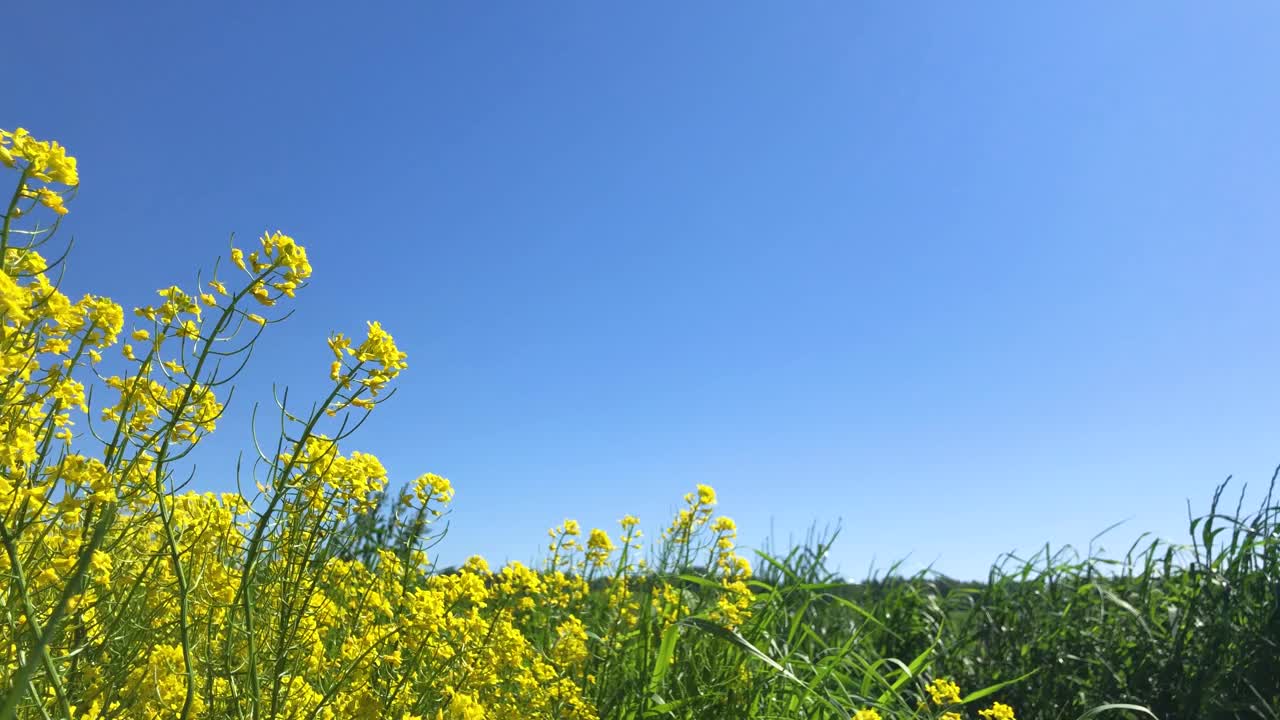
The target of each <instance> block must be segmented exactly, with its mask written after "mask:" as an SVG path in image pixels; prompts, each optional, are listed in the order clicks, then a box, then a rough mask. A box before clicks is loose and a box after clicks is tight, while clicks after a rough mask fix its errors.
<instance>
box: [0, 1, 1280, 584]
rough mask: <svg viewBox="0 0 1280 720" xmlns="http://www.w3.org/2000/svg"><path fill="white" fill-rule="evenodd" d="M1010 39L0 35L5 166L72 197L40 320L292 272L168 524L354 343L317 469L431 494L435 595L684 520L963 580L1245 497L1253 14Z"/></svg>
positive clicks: (1266, 318)
mask: <svg viewBox="0 0 1280 720" xmlns="http://www.w3.org/2000/svg"><path fill="white" fill-rule="evenodd" d="M1032 5H1035V7H1032ZM1042 5H1045V4H1040V3H1035V4H1031V3H1003V4H998V3H984V4H976V5H975V4H959V3H935V4H932V5H926V4H907V3H881V4H869V3H855V2H844V3H834V2H821V3H819V2H807V3H763V2H747V3H724V2H710V3H631V4H623V3H589V2H581V3H484V4H478V3H450V4H446V3H399V4H394V5H391V4H387V5H383V4H377V3H369V4H364V5H361V6H360V7H359V9H358V10H357V9H355V8H354V7H352V6H350V5H346V4H343V5H339V4H334V3H305V4H303V3H236V2H227V3H216V4H210V3H204V4H199V3H174V4H167V5H166V4H150V5H148V6H147V7H146V8H145V10H144V9H143V8H142V6H140V5H139V6H133V7H130V6H129V5H128V4H118V3H117V4H92V3H88V4H83V5H81V6H80V7H77V8H76V9H75V10H74V11H73V10H71V9H70V8H62V9H59V10H50V9H48V8H46V7H43V6H41V5H40V4H38V3H36V4H33V3H25V4H21V5H18V6H15V7H13V8H11V9H10V10H9V11H8V15H7V21H6V24H7V26H8V27H9V28H10V32H9V33H7V34H8V39H7V40H6V45H7V49H8V53H7V56H8V57H9V58H10V62H9V63H8V65H7V67H8V69H9V71H8V72H7V73H6V92H5V96H6V98H7V101H6V102H5V103H4V105H3V110H2V112H0V126H3V127H10V128H11V127H13V126H17V125H22V126H25V127H27V128H29V129H31V130H32V131H33V132H34V133H35V134H37V135H38V136H44V137H52V138H57V139H59V140H61V141H62V142H64V143H65V144H66V145H68V146H69V147H70V148H71V149H72V150H73V152H74V153H75V154H76V155H78V157H79V158H80V163H81V175H82V185H83V187H82V191H81V193H80V197H79V198H78V199H77V200H76V202H75V204H74V208H73V213H72V215H71V216H70V218H69V220H68V222H67V224H66V226H65V227H66V229H67V230H68V232H69V233H70V234H72V235H74V236H75V237H76V240H77V248H76V255H75V256H74V259H73V265H72V268H71V270H70V272H69V274H68V277H67V280H66V283H67V286H68V288H69V289H70V290H71V291H72V292H84V291H89V290H92V291H95V292H101V293H105V294H110V295H112V296H113V297H115V298H116V299H118V300H119V301H121V302H123V303H125V304H128V305H136V304H140V303H143V302H149V300H148V293H149V292H150V288H154V287H159V286H164V285H168V284H171V283H173V282H179V281H189V280H190V279H191V278H193V277H194V273H195V271H196V269H197V268H200V267H204V268H208V267H209V266H210V264H211V262H212V260H213V258H214V257H215V256H216V255H218V254H219V253H224V252H225V249H226V246H227V245H226V242H227V237H228V235H229V234H230V233H232V232H235V233H237V234H238V235H239V236H240V237H242V238H244V239H245V240H252V239H253V238H255V237H256V236H257V235H258V234H259V233H260V232H261V231H262V230H264V229H266V228H280V229H283V230H285V231H286V232H289V233H290V234H292V235H294V236H295V237H297V238H298V239H299V240H300V241H301V242H303V243H305V244H306V245H307V246H308V248H309V251H310V253H311V258H312V262H313V265H314V266H315V268H316V276H315V279H314V282H313V283H312V286H311V287H310V288H309V289H308V290H307V292H306V293H305V295H304V296H303V297H302V299H301V301H300V302H299V304H298V310H297V314H296V315H295V316H294V318H293V319H292V320H291V321H290V322H289V323H288V324H287V325H285V326H283V327H279V328H277V329H276V330H277V332H275V333H274V334H272V335H270V336H268V337H267V338H266V339H265V340H264V342H263V345H262V346H261V347H260V349H259V352H258V354H257V356H256V358H255V362H254V365H253V366H252V367H251V370H250V371H249V372H248V374H246V375H245V377H244V381H243V383H242V387H241V393H240V394H239V395H238V396H237V397H236V399H235V404H234V405H233V407H232V410H231V412H230V414H229V415H228V419H227V422H226V423H224V426H223V427H222V429H221V430H220V431H219V435H218V437H217V438H216V439H215V440H214V441H212V442H210V444H209V445H208V446H207V447H206V448H204V450H203V452H202V453H201V454H200V455H199V456H198V462H199V475H198V480H197V481H196V486H197V487H198V488H199V489H213V490H222V489H227V488H229V487H230V486H231V478H232V472H233V469H234V453H235V452H236V451H237V450H238V449H240V448H246V449H247V448H248V447H249V430H248V423H247V418H248V414H249V409H250V407H251V404H250V401H251V400H262V401H265V402H269V393H270V388H271V382H272V381H273V380H276V381H284V382H287V383H289V384H290V385H291V387H292V388H293V392H294V395H295V396H314V395H316V394H317V393H319V392H320V389H321V388H322V386H323V383H324V380H325V376H326V373H327V365H328V359H327V350H326V348H325V346H324V337H325V335H326V334H327V333H328V332H329V331H330V330H335V329H338V330H346V331H357V330H359V329H360V328H361V327H363V324H364V322H365V321H366V320H369V319H380V320H382V321H383V323H384V324H385V325H386V326H387V327H388V328H389V329H391V330H392V331H393V332H394V333H395V334H396V337H397V339H398V340H399V342H400V344H401V347H402V348H403V349H405V350H406V351H407V352H408V353H409V360H410V365H411V368H410V370H409V372H408V373H407V374H406V375H405V376H404V381H403V383H402V387H401V390H400V392H399V394H398V395H397V397H396V398H395V399H394V400H393V402H392V403H390V404H389V405H387V406H385V407H383V408H381V409H380V410H379V411H378V412H377V413H375V415H374V417H373V418H372V419H371V421H370V422H369V424H368V425H367V426H366V427H365V429H364V431H363V432H362V435H361V436H358V438H357V440H358V442H356V443H355V445H354V447H356V448H358V449H362V450H366V451H369V452H373V453H376V454H377V455H379V456H380V457H381V458H382V459H383V460H384V462H385V463H386V464H387V466H388V467H389V468H390V469H391V470H392V472H393V473H394V475H395V476H396V478H397V480H399V481H406V480H411V479H412V478H413V477H414V476H416V475H417V474H418V473H420V472H423V471H428V470H431V471H435V472H438V473H441V474H444V475H447V476H448V477H450V478H452V480H453V481H454V483H455V486H456V487H457V489H458V502H457V506H456V511H455V513H454V515H453V516H452V521H453V526H452V529H451V537H450V538H449V539H448V540H447V541H446V544H445V546H444V548H443V552H444V556H446V557H449V558H456V557H462V556H464V555H466V554H469V553H471V552H482V553H484V554H486V555H488V556H489V557H490V558H491V559H492V560H501V559H504V558H511V559H520V560H528V559H531V558H532V557H534V556H536V554H537V553H538V550H539V548H540V547H541V545H542V543H543V539H544V537H545V535H544V533H545V529H546V528H547V527H549V526H550V525H552V524H554V523H556V522H558V521H559V520H561V519H563V518H564V517H566V516H573V517H577V518H579V519H580V520H582V521H583V522H584V523H585V524H588V525H603V524H608V523H613V522H614V521H616V520H617V519H618V518H620V517H621V516H622V515H623V514H624V513H634V514H637V515H639V516H641V518H642V519H643V520H644V521H645V523H646V526H647V527H649V528H651V530H653V531H656V529H657V527H658V525H659V524H660V523H662V522H663V521H664V520H665V519H666V518H667V517H668V516H669V513H670V511H671V510H672V509H673V508H674V507H675V506H676V504H677V503H678V502H679V498H680V496H681V495H682V494H683V493H684V492H685V491H687V490H688V489H690V488H692V486H693V485H694V484H695V483H699V482H706V483H710V484H712V485H714V486H715V487H716V488H717V489H718V490H719V492H720V496H721V500H722V507H723V509H724V511H725V512H726V513H727V514H730V515H732V516H734V517H735V518H736V519H737V520H738V521H739V526H740V528H741V530H742V539H743V540H744V541H745V542H746V543H748V544H753V545H758V544H759V542H760V541H761V540H762V539H763V538H764V537H765V536H766V535H767V534H768V533H769V532H770V528H771V527H772V528H774V532H775V534H776V536H777V538H778V540H780V541H785V540H786V538H787V536H788V535H789V534H796V535H799V534H802V533H803V531H804V530H805V529H806V528H807V527H808V526H809V524H810V523H812V522H814V521H817V522H819V523H826V522H833V521H835V520H837V519H841V518H842V519H843V523H844V527H845V530H844V534H843V536H842V539H841V541H840V543H839V544H838V545H837V547H836V550H835V557H836V560H837V561H838V562H839V564H840V565H841V566H842V567H843V568H844V569H845V570H846V571H847V572H848V573H850V574H853V575H860V574H862V573H864V572H865V570H866V568H867V566H868V565H869V564H870V563H871V562H872V559H873V558H875V559H876V561H877V562H878V563H879V564H880V565H882V566H883V565H885V564H887V563H889V562H891V561H893V560H896V559H899V558H901V557H903V556H907V555H909V556H910V561H909V563H908V565H909V566H912V567H919V566H921V565H924V564H928V563H931V562H933V563H936V566H937V567H938V568H940V569H942V570H944V571H948V572H950V573H952V574H956V575H962V576H976V575H981V574H983V573H984V572H985V568H986V567H987V566H988V565H989V563H990V562H991V561H992V560H993V559H994V558H995V556H996V555H997V554H998V553H1000V552H1003V551H1006V550H1013V549H1020V550H1022V551H1032V550H1034V549H1035V548H1036V547H1038V546H1040V545H1042V544H1043V543H1044V542H1045V541H1051V542H1053V543H1055V544H1059V543H1075V544H1087V543H1088V541H1089V538H1090V537H1091V536H1092V535H1093V534H1094V533H1095V532H1096V531H1098V530H1101V529H1103V528H1105V527H1106V526H1108V525H1110V524H1111V523H1113V522H1115V521H1118V520H1125V519H1128V521H1129V522H1128V525H1127V526H1126V529H1122V530H1121V531H1120V532H1119V533H1117V534H1116V535H1115V540H1114V541H1113V542H1112V543H1109V545H1111V546H1113V547H1116V548H1117V549H1119V546H1121V545H1124V544H1125V543H1124V542H1123V540H1125V539H1127V538H1129V537H1132V536H1133V535H1135V534H1136V533H1137V532H1138V531H1141V530H1152V531H1155V532H1157V533H1160V534H1163V535H1167V536H1174V537H1181V533H1182V532H1183V530H1182V528H1183V527H1184V525H1185V515H1186V506H1185V501H1186V499H1187V498H1191V499H1192V500H1193V506H1194V507H1195V508H1196V509H1201V508H1203V507H1204V506H1205V501H1206V500H1207V498H1208V496H1209V494H1210V492H1211V490H1212V488H1213V486H1214V484H1215V483H1217V482H1219V481H1220V480H1222V479H1223V478H1224V477H1226V476H1227V475H1228V474H1235V475H1236V476H1237V477H1238V478H1240V479H1241V480H1248V481H1251V482H1253V483H1255V484H1258V485H1260V484H1262V483H1263V482H1264V481H1265V480H1267V479H1268V478H1269V477H1270V471H1271V468H1272V467H1273V466H1274V465H1275V464H1276V463H1277V462H1280V443H1277V439H1278V438H1277V429H1278V426H1280V422H1278V420H1277V418H1276V408H1277V401H1280V387H1278V385H1277V382H1276V369H1277V368H1278V367H1280V342H1278V341H1277V333H1276V321H1277V312H1276V310H1277V302H1276V292H1275V287H1276V283H1275V272H1276V270H1275V268H1276V267H1277V262H1278V261H1280V250H1278V249H1277V248H1278V247H1280V246H1278V245H1277V243H1276V233H1277V230H1278V229H1280V203H1277V202H1276V191H1277V188H1280V133H1277V127H1280V123H1278V121H1280V84H1277V83H1276V82H1275V78H1276V75H1277V70H1280V45H1277V44H1276V43H1275V33H1274V30H1275V28H1276V27H1277V22H1278V21H1280V9H1278V7H1277V6H1276V5H1274V4H1269V3H1226V4H1213V5H1206V4H1203V3H1186V4H1181V3H1122V4H1117V3H1103V2H1096V3H1062V4H1060V5H1059V6H1058V7H1056V8H1049V7H1043V6H1042ZM650 534H651V535H653V534H656V532H651V533H650Z"/></svg>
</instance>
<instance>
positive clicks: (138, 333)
mask: <svg viewBox="0 0 1280 720" xmlns="http://www.w3.org/2000/svg"><path fill="white" fill-rule="evenodd" d="M129 337H131V338H133V339H134V340H137V341H138V342H146V341H147V340H150V339H151V333H149V332H147V331H146V330H134V331H133V333H132V334H130V336H129Z"/></svg>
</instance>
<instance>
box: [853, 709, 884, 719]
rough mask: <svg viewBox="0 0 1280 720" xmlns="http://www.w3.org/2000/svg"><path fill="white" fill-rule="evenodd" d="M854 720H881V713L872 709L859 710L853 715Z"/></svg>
mask: <svg viewBox="0 0 1280 720" xmlns="http://www.w3.org/2000/svg"><path fill="white" fill-rule="evenodd" d="M853 720H880V713H878V712H876V711H875V710H873V709H871V708H868V709H866V710H859V711H857V712H855V713H854V714H853Z"/></svg>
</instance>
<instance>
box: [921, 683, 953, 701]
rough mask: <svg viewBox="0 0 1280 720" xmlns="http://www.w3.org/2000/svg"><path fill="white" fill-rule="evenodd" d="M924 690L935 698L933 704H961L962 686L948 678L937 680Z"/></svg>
mask: <svg viewBox="0 0 1280 720" xmlns="http://www.w3.org/2000/svg"><path fill="white" fill-rule="evenodd" d="M924 689H925V690H926V691H927V692H928V693H929V696H930V697H932V698H933V702H934V703H936V704H938V705H949V704H952V703H958V702H960V686H958V685H956V684H955V683H954V682H952V681H951V680H948V679H946V678H935V679H934V680H933V682H931V683H929V684H928V685H926V686H925V688H924Z"/></svg>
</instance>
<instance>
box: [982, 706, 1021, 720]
mask: <svg viewBox="0 0 1280 720" xmlns="http://www.w3.org/2000/svg"><path fill="white" fill-rule="evenodd" d="M978 714H979V715H981V716H982V717H984V718H987V720H1017V718H1015V717H1014V716H1013V708H1012V707H1009V706H1008V705H1005V704H1004V703H999V702H998V703H993V704H992V705H991V707H989V708H987V709H986V710H979V711H978Z"/></svg>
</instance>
